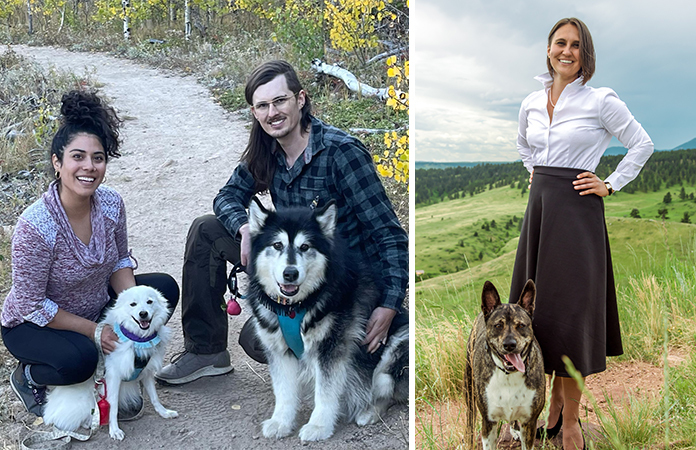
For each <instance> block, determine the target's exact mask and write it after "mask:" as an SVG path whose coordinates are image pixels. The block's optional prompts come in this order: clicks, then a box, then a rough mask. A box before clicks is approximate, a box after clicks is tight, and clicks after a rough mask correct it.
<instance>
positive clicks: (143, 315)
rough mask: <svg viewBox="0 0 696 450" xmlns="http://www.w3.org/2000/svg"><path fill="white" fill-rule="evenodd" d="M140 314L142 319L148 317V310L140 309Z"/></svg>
mask: <svg viewBox="0 0 696 450" xmlns="http://www.w3.org/2000/svg"><path fill="white" fill-rule="evenodd" d="M139 316H140V318H141V319H147V311H140V314H139Z"/></svg>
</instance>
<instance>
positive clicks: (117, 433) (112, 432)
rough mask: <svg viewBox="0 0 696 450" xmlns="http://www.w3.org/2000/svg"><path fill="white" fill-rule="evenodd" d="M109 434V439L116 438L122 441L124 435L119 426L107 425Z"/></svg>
mask: <svg viewBox="0 0 696 450" xmlns="http://www.w3.org/2000/svg"><path fill="white" fill-rule="evenodd" d="M109 436H111V439H116V440H117V441H122V440H123V438H124V437H126V435H125V434H124V433H123V430H122V429H120V428H113V429H112V428H111V427H109Z"/></svg>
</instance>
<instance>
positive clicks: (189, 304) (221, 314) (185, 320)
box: [181, 214, 266, 363]
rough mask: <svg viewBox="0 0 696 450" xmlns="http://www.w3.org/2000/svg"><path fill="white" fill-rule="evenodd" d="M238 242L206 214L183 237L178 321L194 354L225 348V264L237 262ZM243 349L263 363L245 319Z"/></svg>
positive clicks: (260, 352)
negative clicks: (179, 314)
mask: <svg viewBox="0 0 696 450" xmlns="http://www.w3.org/2000/svg"><path fill="white" fill-rule="evenodd" d="M239 252H240V242H239V241H238V240H237V239H235V238H234V237H233V236H232V235H231V234H230V233H229V232H228V231H227V229H226V228H225V227H224V226H223V225H222V223H220V221H219V220H218V219H217V217H216V216H214V215H212V214H209V215H205V216H201V217H198V218H197V219H196V220H194V221H193V223H192V224H191V228H190V229H189V232H188V236H187V238H186V250H185V253H184V268H183V273H182V277H181V285H182V286H181V324H182V329H183V331H184V347H185V348H186V350H188V351H190V352H191V353H195V354H204V355H207V354H212V353H219V352H222V351H225V350H226V349H227V334H228V324H227V321H228V320H229V318H228V315H227V312H226V309H225V298H224V296H225V291H226V289H227V263H228V262H229V263H231V264H237V263H238V262H239V259H240V256H239ZM239 343H240V345H241V346H242V348H243V349H244V351H245V352H246V353H247V354H248V355H249V356H250V357H252V358H253V359H255V360H256V361H259V362H262V363H265V362H266V359H265V355H264V354H263V350H262V348H261V346H260V343H259V342H258V339H257V338H256V333H255V332H254V329H253V327H252V326H251V324H250V323H249V322H248V321H247V323H246V324H244V327H243V328H242V331H241V332H240V335H239Z"/></svg>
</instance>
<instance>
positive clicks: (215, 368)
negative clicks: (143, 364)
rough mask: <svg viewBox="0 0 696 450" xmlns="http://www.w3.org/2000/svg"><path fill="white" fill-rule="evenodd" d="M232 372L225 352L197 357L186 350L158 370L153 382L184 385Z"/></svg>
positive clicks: (228, 356)
mask: <svg viewBox="0 0 696 450" xmlns="http://www.w3.org/2000/svg"><path fill="white" fill-rule="evenodd" d="M233 370H234V369H233V368H232V366H231V365H230V354H229V352H228V351H227V350H225V351H224V352H220V353H213V354H210V355H198V354H195V353H191V352H189V351H188V350H186V351H184V352H183V353H180V354H179V355H177V356H176V357H174V358H173V359H172V363H171V364H168V365H167V366H166V367H164V368H163V369H162V370H160V371H159V372H158V373H157V374H156V375H155V380H157V382H158V383H160V384H164V385H178V384H186V383H190V382H191V381H194V380H197V379H199V378H202V377H211V376H215V375H223V374H226V373H229V372H232V371H233Z"/></svg>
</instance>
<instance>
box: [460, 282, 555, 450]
mask: <svg viewBox="0 0 696 450" xmlns="http://www.w3.org/2000/svg"><path fill="white" fill-rule="evenodd" d="M535 299H536V287H535V286H534V282H533V281H532V280H529V281H527V283H526V284H525V286H524V289H523V290H522V294H521V295H520V298H519V300H518V301H517V303H516V304H515V303H509V304H501V303H500V296H499V295H498V291H497V290H496V289H495V287H494V286H493V284H492V283H491V282H490V281H486V283H485V284H484V287H483V294H482V299H481V313H480V314H479V315H478V317H477V318H476V321H475V322H474V328H473V329H472V330H471V335H470V336H469V342H468V345H467V359H466V373H465V379H464V381H465V384H466V389H465V391H466V395H467V410H468V417H467V435H468V436H469V438H470V442H471V443H473V441H474V437H473V436H474V422H475V421H476V408H477V407H478V410H479V411H480V412H481V419H482V426H481V439H482V441H483V449H484V450H492V449H495V448H496V440H497V439H498V427H497V426H496V425H497V423H498V422H500V421H501V420H505V421H507V422H510V423H512V422H513V421H517V422H518V423H519V424H521V427H522V430H521V431H522V436H521V439H520V440H521V441H522V450H531V449H532V448H533V447H534V437H535V433H536V425H537V418H538V417H539V414H540V413H541V410H542V409H543V408H544V400H545V396H546V390H545V387H544V386H545V385H544V361H543V359H542V355H541V348H540V347H539V344H538V343H537V341H536V339H535V338H534V333H533V331H532V317H533V315H534V301H535ZM472 448H473V447H472Z"/></svg>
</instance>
